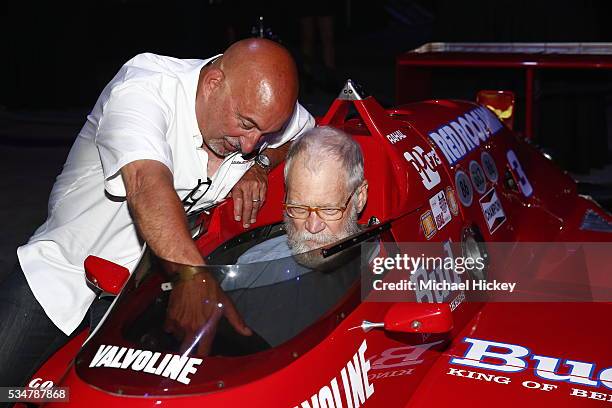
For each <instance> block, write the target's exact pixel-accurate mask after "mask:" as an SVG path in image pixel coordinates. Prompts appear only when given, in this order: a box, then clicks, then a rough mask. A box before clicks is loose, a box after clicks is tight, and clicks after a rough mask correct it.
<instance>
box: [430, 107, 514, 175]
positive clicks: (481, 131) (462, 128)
mask: <svg viewBox="0 0 612 408" xmlns="http://www.w3.org/2000/svg"><path fill="white" fill-rule="evenodd" d="M503 127H504V126H503V125H502V123H501V122H500V121H499V119H498V118H497V117H496V116H495V114H494V113H493V112H491V111H490V110H489V109H487V108H485V107H482V106H479V107H477V108H475V109H473V110H471V111H469V112H467V113H465V114H463V115H461V116H459V117H457V118H456V119H454V120H452V121H450V122H449V123H447V124H445V125H443V126H442V127H440V128H438V129H437V130H436V131H434V132H430V133H429V138H430V139H431V140H432V141H433V142H434V143H435V144H436V146H438V148H439V149H440V151H441V152H442V154H443V155H444V157H445V158H446V161H448V164H450V165H453V164H455V163H457V162H458V161H459V160H460V159H462V158H463V157H465V156H466V155H467V154H468V153H470V152H471V151H473V150H474V149H476V148H477V147H478V146H480V145H481V144H482V143H484V142H486V141H487V139H489V137H491V135H494V134H496V133H497V132H498V131H499V130H500V129H502V128H503Z"/></svg>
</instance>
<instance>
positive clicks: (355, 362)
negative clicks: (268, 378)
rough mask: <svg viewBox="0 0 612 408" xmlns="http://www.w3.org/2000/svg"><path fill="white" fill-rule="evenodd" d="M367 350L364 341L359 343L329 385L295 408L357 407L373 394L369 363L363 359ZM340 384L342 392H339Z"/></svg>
mask: <svg viewBox="0 0 612 408" xmlns="http://www.w3.org/2000/svg"><path fill="white" fill-rule="evenodd" d="M367 348H368V344H367V342H366V340H364V341H363V343H361V346H359V349H358V350H357V352H356V353H355V355H354V356H353V359H352V360H349V361H348V362H347V363H346V366H344V367H342V369H341V370H340V373H338V375H336V376H335V377H334V378H332V380H331V381H330V382H329V384H326V385H324V386H323V387H321V388H320V389H319V390H318V391H317V392H315V393H314V394H313V395H312V397H310V398H309V399H307V400H305V401H302V402H301V403H300V404H299V405H295V408H314V407H327V408H340V407H359V406H361V405H363V404H364V403H365V402H366V400H367V399H368V398H370V397H371V396H372V394H374V385H373V384H371V383H370V380H369V374H368V372H369V371H370V361H369V360H366V358H365V357H364V355H365V352H366V350H367ZM340 384H342V388H343V392H341V391H340Z"/></svg>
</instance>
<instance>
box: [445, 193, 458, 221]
mask: <svg viewBox="0 0 612 408" xmlns="http://www.w3.org/2000/svg"><path fill="white" fill-rule="evenodd" d="M446 201H447V202H448V208H449V209H450V212H451V213H453V215H454V216H457V215H458V214H459V205H458V204H457V198H455V191H454V190H453V189H452V188H451V187H450V186H449V187H446Z"/></svg>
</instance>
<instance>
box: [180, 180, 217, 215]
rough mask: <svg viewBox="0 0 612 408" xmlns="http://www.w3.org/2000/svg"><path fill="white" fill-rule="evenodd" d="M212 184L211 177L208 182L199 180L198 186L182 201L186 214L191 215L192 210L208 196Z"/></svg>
mask: <svg viewBox="0 0 612 408" xmlns="http://www.w3.org/2000/svg"><path fill="white" fill-rule="evenodd" d="M211 184H212V180H211V179H210V177H207V178H206V181H202V179H198V184H197V185H196V186H195V187H194V188H193V189H192V190H191V191H190V192H189V194H187V195H186V196H185V198H183V200H182V201H181V202H182V203H183V207H185V212H186V213H189V211H191V209H192V208H193V207H194V206H195V205H196V204H197V203H198V201H200V200H201V199H202V197H204V195H206V193H207V192H208V189H209V188H210V185H211ZM203 186H205V187H203Z"/></svg>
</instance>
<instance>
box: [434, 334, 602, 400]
mask: <svg viewBox="0 0 612 408" xmlns="http://www.w3.org/2000/svg"><path fill="white" fill-rule="evenodd" d="M463 342H464V343H467V344H469V346H468V348H467V350H466V351H465V353H464V355H463V356H458V357H453V358H451V359H450V364H452V365H459V366H462V367H469V368H461V369H457V368H452V367H450V368H449V371H448V372H447V373H446V374H448V375H453V376H456V377H461V378H469V379H472V380H479V381H487V382H495V383H498V384H504V385H508V384H511V383H512V378H511V377H510V376H508V375H511V374H512V373H518V372H524V373H527V375H530V374H529V373H533V380H523V379H524V376H523V377H522V378H521V380H523V381H522V382H521V385H522V386H523V387H525V388H528V389H536V390H540V391H547V392H551V391H552V392H555V391H556V390H557V389H558V388H559V385H560V384H561V383H566V384H569V385H570V386H571V387H572V388H571V390H570V392H569V395H570V396H571V397H579V398H588V399H594V400H598V401H608V402H612V394H608V393H603V392H597V391H594V390H593V389H592V388H591V389H589V390H583V389H581V388H576V387H580V386H587V387H596V388H600V389H601V388H603V389H612V367H609V368H604V369H602V370H600V371H599V374H597V372H596V370H595V368H596V365H595V363H590V362H587V361H578V360H572V359H560V358H557V357H550V356H544V355H538V354H535V353H533V352H532V351H531V350H529V349H528V348H527V347H524V346H520V345H518V344H512V343H502V342H497V341H490V340H482V339H477V338H471V337H465V338H464V339H463ZM475 369H481V370H485V371H489V372H491V371H493V372H494V373H493V374H487V373H483V372H480V371H476V370H475ZM526 369H528V370H526ZM498 373H501V374H498ZM555 383H556V384H555Z"/></svg>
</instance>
